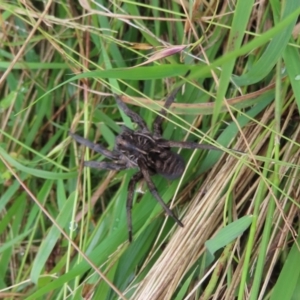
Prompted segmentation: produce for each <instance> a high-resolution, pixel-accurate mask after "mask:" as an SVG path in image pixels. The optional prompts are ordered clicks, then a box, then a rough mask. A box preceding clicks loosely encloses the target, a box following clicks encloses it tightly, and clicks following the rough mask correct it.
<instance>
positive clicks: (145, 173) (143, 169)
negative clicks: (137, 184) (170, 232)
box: [138, 161, 183, 227]
mask: <svg viewBox="0 0 300 300" xmlns="http://www.w3.org/2000/svg"><path fill="white" fill-rule="evenodd" d="M138 164H139V167H140V170H141V172H142V174H143V177H144V178H145V181H146V183H147V186H148V188H149V190H150V192H151V194H152V195H153V196H154V198H155V199H156V200H157V202H158V203H159V204H160V205H161V206H162V207H163V209H164V211H165V212H166V214H167V215H168V216H170V217H172V218H173V219H174V220H175V222H176V223H177V224H178V225H179V226H181V227H183V224H182V222H181V221H180V220H179V219H178V218H177V217H176V216H175V214H174V213H173V211H172V210H171V209H170V208H169V207H168V206H167V205H166V204H165V202H164V201H163V200H162V198H161V197H160V195H159V194H158V191H157V189H156V187H155V185H154V183H153V181H152V180H151V177H150V174H149V172H148V170H147V167H146V165H145V164H144V163H143V162H141V161H140V162H139V163H138Z"/></svg>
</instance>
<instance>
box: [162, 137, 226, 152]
mask: <svg viewBox="0 0 300 300" xmlns="http://www.w3.org/2000/svg"><path fill="white" fill-rule="evenodd" d="M161 144H162V145H165V146H167V147H176V148H184V149H205V150H216V151H223V150H222V149H220V148H217V147H215V146H213V145H208V144H198V143H194V142H179V141H169V140H163V141H161ZM228 150H229V149H228Z"/></svg>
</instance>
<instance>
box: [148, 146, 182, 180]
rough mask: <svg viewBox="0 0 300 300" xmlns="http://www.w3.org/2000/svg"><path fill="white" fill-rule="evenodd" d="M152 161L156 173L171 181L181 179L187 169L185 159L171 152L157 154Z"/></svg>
mask: <svg viewBox="0 0 300 300" xmlns="http://www.w3.org/2000/svg"><path fill="white" fill-rule="evenodd" d="M152 160H153V162H154V165H155V167H154V168H155V172H156V173H157V174H160V175H162V176H163V177H165V178H167V179H170V180H173V179H176V178H178V177H180V176H181V175H182V173H183V172H184V169H185V162H184V160H183V158H182V157H181V156H180V155H178V154H177V153H174V152H172V151H170V150H165V151H163V152H160V153H159V154H156V155H155V158H152Z"/></svg>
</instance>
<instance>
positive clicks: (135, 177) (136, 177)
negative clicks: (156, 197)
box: [126, 172, 143, 243]
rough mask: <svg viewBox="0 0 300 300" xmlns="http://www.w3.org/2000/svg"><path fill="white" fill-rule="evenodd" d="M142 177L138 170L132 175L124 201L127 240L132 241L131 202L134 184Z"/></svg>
mask: <svg viewBox="0 0 300 300" xmlns="http://www.w3.org/2000/svg"><path fill="white" fill-rule="evenodd" d="M142 178H143V174H142V172H138V173H136V174H134V175H133V176H132V178H131V179H130V181H129V184H128V194H127V201H126V212H127V228H128V239H129V242H130V243H131V242H132V217H131V210H132V202H133V194H134V188H135V185H136V184H137V183H138V182H139V181H140V180H141V179H142Z"/></svg>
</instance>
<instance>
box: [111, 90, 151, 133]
mask: <svg viewBox="0 0 300 300" xmlns="http://www.w3.org/2000/svg"><path fill="white" fill-rule="evenodd" d="M115 99H116V102H117V104H118V106H119V107H120V108H121V109H122V110H123V111H124V113H125V114H126V115H127V116H128V117H129V118H130V119H131V121H132V122H134V123H136V124H137V125H138V126H139V127H140V129H142V131H143V132H147V133H148V132H149V129H148V128H147V125H146V123H145V121H144V120H143V119H142V118H141V117H140V116H139V115H138V114H137V113H136V112H134V111H132V110H131V109H129V107H128V106H127V105H126V104H125V103H124V102H123V101H122V100H121V97H120V96H119V95H115Z"/></svg>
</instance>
